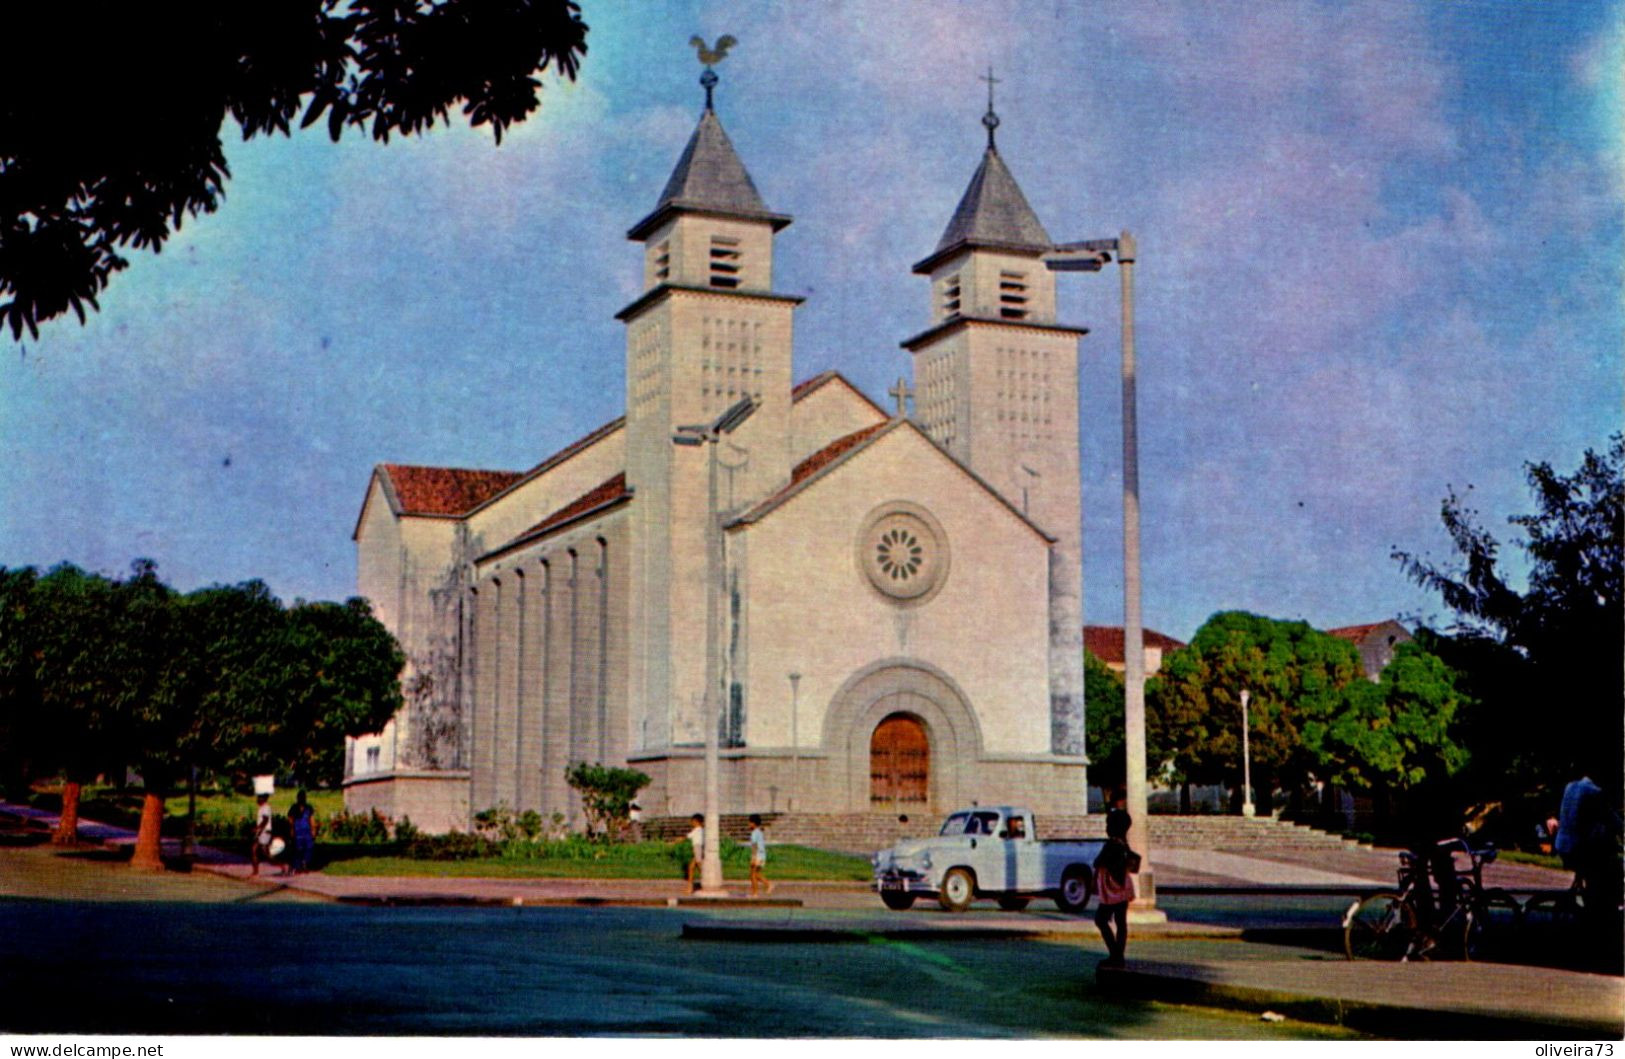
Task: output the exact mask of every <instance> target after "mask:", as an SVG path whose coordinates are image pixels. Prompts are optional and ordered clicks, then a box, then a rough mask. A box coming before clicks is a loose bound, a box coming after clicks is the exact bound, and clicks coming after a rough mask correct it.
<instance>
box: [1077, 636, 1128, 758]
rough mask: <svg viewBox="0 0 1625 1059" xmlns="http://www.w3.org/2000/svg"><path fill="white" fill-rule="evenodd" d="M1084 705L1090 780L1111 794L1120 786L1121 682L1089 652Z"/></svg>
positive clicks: (1085, 659)
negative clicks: (1085, 707) (1112, 789)
mask: <svg viewBox="0 0 1625 1059" xmlns="http://www.w3.org/2000/svg"><path fill="white" fill-rule="evenodd" d="M1083 701H1084V703H1085V704H1086V705H1087V709H1086V710H1085V716H1086V718H1087V724H1088V735H1089V742H1088V748H1089V778H1090V779H1091V780H1093V781H1094V783H1095V786H1097V787H1101V788H1103V789H1106V790H1110V789H1111V788H1113V787H1120V786H1122V785H1123V782H1124V776H1125V770H1124V767H1123V754H1124V750H1123V681H1122V679H1121V678H1120V677H1119V676H1118V675H1117V674H1116V673H1114V672H1112V671H1111V669H1110V668H1109V667H1108V666H1107V665H1106V663H1105V662H1102V661H1101V660H1100V659H1099V658H1097V657H1095V655H1094V654H1093V653H1092V652H1090V651H1087V650H1086V651H1084V653H1083Z"/></svg>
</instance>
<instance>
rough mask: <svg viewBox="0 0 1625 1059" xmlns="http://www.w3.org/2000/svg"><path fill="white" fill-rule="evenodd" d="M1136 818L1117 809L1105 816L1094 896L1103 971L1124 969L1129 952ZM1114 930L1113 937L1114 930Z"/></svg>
mask: <svg viewBox="0 0 1625 1059" xmlns="http://www.w3.org/2000/svg"><path fill="white" fill-rule="evenodd" d="M1132 821H1133V818H1132V817H1131V816H1129V814H1128V812H1127V810H1123V809H1114V810H1113V811H1112V812H1111V813H1109V814H1107V816H1106V845H1105V846H1104V847H1103V848H1102V849H1101V851H1100V854H1099V855H1098V856H1097V857H1095V893H1096V894H1097V895H1099V898H1100V905H1099V906H1098V907H1097V908H1096V909H1095V926H1097V927H1099V928H1100V936H1101V938H1102V939H1104V940H1105V942H1106V958H1105V959H1104V960H1103V961H1101V964H1100V966H1102V967H1121V966H1123V951H1124V950H1125V949H1127V948H1128V903H1129V902H1130V901H1132V900H1134V878H1133V876H1132V875H1131V874H1130V870H1129V869H1130V864H1129V861H1130V859H1131V858H1134V857H1135V854H1134V853H1133V852H1132V851H1131V850H1130V849H1129V848H1128V829H1129V825H1130V823H1132ZM1113 926H1115V927H1116V928H1117V929H1116V932H1115V933H1114V932H1113V930H1112V927H1113Z"/></svg>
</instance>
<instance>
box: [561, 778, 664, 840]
mask: <svg viewBox="0 0 1625 1059" xmlns="http://www.w3.org/2000/svg"><path fill="white" fill-rule="evenodd" d="M564 779H565V782H567V783H568V784H569V785H570V786H571V787H572V788H574V789H575V790H576V791H577V792H578V793H580V795H581V807H582V809H583V810H585V811H586V814H587V834H588V835H592V834H595V833H598V834H603V835H605V836H607V837H608V838H610V839H611V840H612V841H613V840H617V839H620V838H621V837H622V836H624V835H625V834H626V832H627V830H628V829H629V828H630V827H631V826H632V802H633V801H634V800H635V799H636V798H637V796H638V792H639V791H641V790H642V789H643V788H645V787H647V786H648V785H649V783H650V780H649V777H648V776H646V775H644V774H643V773H641V772H639V771H638V770H637V769H621V768H606V767H605V766H603V765H589V764H587V763H586V762H585V761H577V762H576V763H575V764H574V765H571V766H570V767H569V768H567V769H565V770H564Z"/></svg>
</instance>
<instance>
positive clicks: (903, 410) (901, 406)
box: [886, 375, 914, 419]
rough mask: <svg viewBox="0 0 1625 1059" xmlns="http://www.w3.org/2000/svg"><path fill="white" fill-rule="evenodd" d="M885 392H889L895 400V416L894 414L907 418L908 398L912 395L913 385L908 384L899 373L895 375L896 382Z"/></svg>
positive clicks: (899, 417) (900, 417)
mask: <svg viewBox="0 0 1625 1059" xmlns="http://www.w3.org/2000/svg"><path fill="white" fill-rule="evenodd" d="M886 392H887V393H889V394H891V395H892V399H893V400H895V401H896V402H897V416H896V418H898V419H907V418H908V399H909V398H910V397H913V396H914V387H912V386H910V385H909V384H908V380H907V379H905V378H903V377H902V376H901V375H899V376H898V377H897V384H896V385H894V386H893V387H892V388H891V389H889V390H887V391H886Z"/></svg>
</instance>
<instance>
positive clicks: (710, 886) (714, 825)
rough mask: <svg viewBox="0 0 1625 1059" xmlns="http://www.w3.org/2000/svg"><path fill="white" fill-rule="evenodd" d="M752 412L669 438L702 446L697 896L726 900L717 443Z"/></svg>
mask: <svg viewBox="0 0 1625 1059" xmlns="http://www.w3.org/2000/svg"><path fill="white" fill-rule="evenodd" d="M755 410H756V402H755V401H754V400H752V399H751V398H749V397H744V398H741V399H740V400H739V401H738V402H737V403H736V404H734V405H732V406H731V407H730V408H729V409H728V410H727V411H725V412H723V413H722V414H721V415H720V416H718V417H717V418H716V419H714V420H713V421H711V422H710V423H702V424H697V425H690V426H680V427H678V428H677V431H676V433H674V434H673V435H672V438H671V440H672V442H673V443H675V444H678V445H688V446H697V445H703V446H705V450H706V455H707V460H706V496H707V505H706V516H707V517H706V524H705V696H704V698H703V699H702V703H703V705H702V712H703V719H702V722H701V723H702V724H703V725H704V727H705V849H704V851H703V852H702V853H701V855H700V889H699V895H700V896H701V897H725V896H727V891H726V890H725V889H723V885H722V811H721V802H722V795H721V780H720V773H721V767H720V762H719V760H718V759H719V757H720V751H719V749H718V732H717V730H718V728H719V727H720V726H721V724H722V702H723V697H722V695H721V693H720V685H721V683H722V637H721V628H720V625H721V618H722V599H721V596H720V594H719V593H720V591H721V585H722V513H721V511H720V510H719V509H718V503H717V443H718V442H719V441H721V440H722V436H723V435H724V434H731V433H732V432H733V431H734V430H735V429H736V428H737V427H738V426H739V424H741V423H743V422H744V421H745V420H746V419H747V418H749V416H750V414H751V413H752V412H754V411H755Z"/></svg>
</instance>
